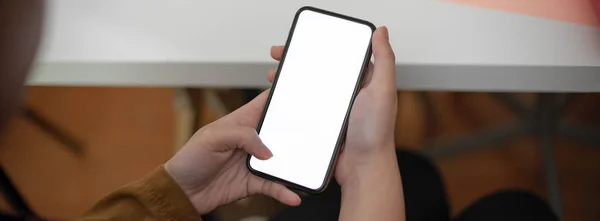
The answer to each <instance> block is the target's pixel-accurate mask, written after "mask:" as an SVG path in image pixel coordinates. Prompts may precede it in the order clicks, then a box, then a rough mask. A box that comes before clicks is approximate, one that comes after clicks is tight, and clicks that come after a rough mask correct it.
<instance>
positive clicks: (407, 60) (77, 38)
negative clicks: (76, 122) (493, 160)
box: [28, 0, 600, 92]
mask: <svg viewBox="0 0 600 221" xmlns="http://www.w3.org/2000/svg"><path fill="white" fill-rule="evenodd" d="M305 5H311V6H315V7H319V8H323V9H327V10H331V11H335V12H339V13H342V14H347V15H351V16H355V17H359V18H363V19H366V20H369V21H372V22H373V23H375V24H376V25H386V26H388V28H389V30H390V41H391V43H392V45H393V47H394V50H395V52H396V57H397V66H398V70H397V72H398V73H397V75H398V77H397V84H398V88H399V89H402V90H456V91H573V92H590V91H600V29H598V28H596V27H593V26H586V25H582V24H576V23H570V22H565V21H558V20H552V19H548V18H543V17H535V16H531V15H524V14H517V13H510V12H506V11H501V10H493V9H489V8H485V7H476V6H470V5H466V4H457V3H454V2H450V1H440V0H393V1H392V0H371V1H364V0H343V1H342V0H330V1H317V0H304V1H278V0H261V1H239V0H220V1H210V2H206V1H194V0H171V1H168V3H167V2H165V1H159V0H130V1H118V0H98V1H79V0H54V1H50V2H48V4H47V6H48V12H47V14H46V17H47V19H46V22H47V26H46V32H45V35H44V38H43V43H42V47H41V49H40V54H39V56H38V62H37V64H36V67H35V68H34V71H33V73H32V76H31V77H30V79H29V81H28V83H29V84H30V85H67V86H75V85H77V86H161V87H162V86H168V87H171V86H174V87H233V88H240V87H246V88H248V87H250V88H253V87H267V86H268V85H269V84H268V82H267V81H266V79H265V75H266V71H267V70H268V69H270V68H274V67H276V63H275V62H274V61H272V60H271V58H270V57H269V48H270V46H271V45H276V44H283V43H284V42H285V39H286V37H287V33H288V30H289V28H290V25H291V22H292V19H293V16H294V13H295V12H296V10H297V9H299V8H300V7H302V6H305ZM590 10H591V9H590Z"/></svg>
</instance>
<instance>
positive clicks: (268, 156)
mask: <svg viewBox="0 0 600 221" xmlns="http://www.w3.org/2000/svg"><path fill="white" fill-rule="evenodd" d="M264 154H265V159H267V160H268V159H271V157H273V153H272V152H271V150H269V149H265V153H264Z"/></svg>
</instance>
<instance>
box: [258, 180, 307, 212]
mask: <svg viewBox="0 0 600 221" xmlns="http://www.w3.org/2000/svg"><path fill="white" fill-rule="evenodd" d="M261 192H262V193H263V194H265V195H267V196H270V197H273V198H274V199H276V200H277V201H279V202H281V203H283V204H286V205H288V206H298V205H300V202H301V201H302V200H301V199H300V196H298V194H296V193H294V192H292V191H291V190H289V189H288V188H287V187H285V186H283V185H281V184H279V183H275V182H272V181H267V180H265V181H264V183H263V185H262V190H261Z"/></svg>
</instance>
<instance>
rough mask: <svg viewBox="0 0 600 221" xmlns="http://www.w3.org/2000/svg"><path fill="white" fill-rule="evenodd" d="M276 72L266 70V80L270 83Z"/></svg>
mask: <svg viewBox="0 0 600 221" xmlns="http://www.w3.org/2000/svg"><path fill="white" fill-rule="evenodd" d="M276 74H277V71H276V70H269V71H268V72H267V80H268V81H269V82H271V83H273V81H274V80H275V75H276Z"/></svg>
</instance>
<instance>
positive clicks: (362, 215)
mask: <svg viewBox="0 0 600 221" xmlns="http://www.w3.org/2000/svg"><path fill="white" fill-rule="evenodd" d="M390 149H391V150H392V151H390V153H382V154H379V155H378V156H377V157H376V158H375V159H373V160H372V162H370V163H369V164H368V165H365V166H364V167H360V168H359V169H358V170H357V171H355V176H354V177H353V178H351V179H348V181H347V183H345V184H344V185H343V186H342V208H341V210H340V219H339V220H341V221H352V220H381V221H386V220H390V221H401V220H405V212H404V193H403V191H402V180H401V178H400V171H399V168H398V162H397V159H396V154H395V153H394V152H393V149H392V148H390Z"/></svg>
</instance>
